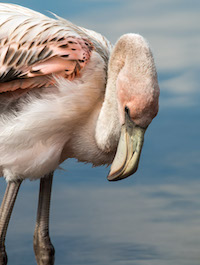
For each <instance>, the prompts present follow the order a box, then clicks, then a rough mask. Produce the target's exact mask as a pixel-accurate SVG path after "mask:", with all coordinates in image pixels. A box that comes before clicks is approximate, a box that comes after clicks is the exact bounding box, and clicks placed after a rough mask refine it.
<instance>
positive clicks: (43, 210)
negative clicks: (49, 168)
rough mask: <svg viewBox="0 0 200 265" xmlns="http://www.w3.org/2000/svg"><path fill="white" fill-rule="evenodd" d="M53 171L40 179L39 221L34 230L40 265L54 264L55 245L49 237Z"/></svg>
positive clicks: (35, 249)
mask: <svg viewBox="0 0 200 265" xmlns="http://www.w3.org/2000/svg"><path fill="white" fill-rule="evenodd" d="M52 180H53V173H51V174H49V176H47V177H44V178H42V179H41V180H40V193H39V201H38V212H37V221H36V226H35V232H34V241H33V246H34V251H35V258H36V261H37V264H38V265H53V264H54V253H55V250H54V247H53V245H52V243H51V240H50V237H49V209H50V199H51V187H52Z"/></svg>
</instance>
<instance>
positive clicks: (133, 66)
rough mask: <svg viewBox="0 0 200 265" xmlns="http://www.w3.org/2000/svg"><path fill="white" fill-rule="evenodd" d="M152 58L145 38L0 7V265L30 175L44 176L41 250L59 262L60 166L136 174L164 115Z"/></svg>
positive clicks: (46, 263)
mask: <svg viewBox="0 0 200 265" xmlns="http://www.w3.org/2000/svg"><path fill="white" fill-rule="evenodd" d="M158 99H159V86H158V81H157V73H156V68H155V64H154V60H153V55H152V53H151V50H150V48H149V45H148V43H147V42H146V41H145V39H144V38H143V37H142V36H140V35H138V34H132V33H129V34H125V35H123V36H122V37H121V38H120V39H119V40H118V41H117V43H116V44H115V45H114V47H113V46H112V45H111V44H110V42H109V41H108V40H107V39H106V38H104V37H103V36H102V35H101V34H99V33H96V32H94V31H91V30H87V29H84V28H82V27H78V26H76V25H74V24H72V23H71V22H69V21H66V20H64V19H61V18H58V17H57V19H53V18H48V17H46V16H44V15H42V14H40V13H37V12H35V11H31V10H29V9H27V8H24V7H20V6H17V5H13V4H2V3H0V175H2V176H4V177H5V179H6V181H7V182H8V184H7V189H6V192H5V195H4V199H3V202H2V204H1V208H0V264H2V265H6V264H7V255H6V251H5V237H6V232H7V227H8V223H9V219H10V215H11V212H12V208H13V206H14V203H15V199H16V197H17V193H18V190H19V187H20V185H21V182H22V180H24V179H27V178H28V179H30V180H34V179H38V178H40V194H39V203H38V214H37V221H36V227H35V233H34V250H35V256H36V261H37V264H38V265H50V264H51V265H53V264H54V248H53V245H52V244H51V241H50V237H49V230H48V226H49V223H48V222H49V221H48V220H49V207H50V195H51V185H52V178H53V174H52V172H53V171H54V170H55V169H56V168H58V166H59V164H60V163H62V162H63V161H64V160H66V159H68V158H76V159H77V160H78V161H81V162H87V163H92V164H93V165H94V166H99V165H104V164H108V165H109V164H111V163H112V165H111V169H110V173H109V175H108V180H109V181H117V180H121V179H124V178H126V177H128V176H130V175H131V174H133V173H135V172H136V171H137V168H138V164H139V159H140V155H141V151H142V146H143V142H144V134H145V131H146V130H147V128H148V126H149V124H150V123H151V121H152V120H153V118H154V117H155V116H156V114H157V112H158Z"/></svg>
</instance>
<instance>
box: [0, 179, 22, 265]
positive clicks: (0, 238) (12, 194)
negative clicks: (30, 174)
mask: <svg viewBox="0 0 200 265" xmlns="http://www.w3.org/2000/svg"><path fill="white" fill-rule="evenodd" d="M21 183H22V181H21V180H17V181H15V182H14V181H13V182H8V185H7V188H6V192H5V195H4V198H3V201H2V204H1V208H0V265H6V264H7V255H6V250H5V238H6V232H7V228H8V224H9V221H10V216H11V213H12V210H13V207H14V204H15V200H16V198H17V194H18V191H19V188H20V185H21Z"/></svg>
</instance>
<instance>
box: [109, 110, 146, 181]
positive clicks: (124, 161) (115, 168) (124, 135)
mask: <svg viewBox="0 0 200 265" xmlns="http://www.w3.org/2000/svg"><path fill="white" fill-rule="evenodd" d="M145 131H146V129H144V128H141V127H139V126H137V125H135V124H134V123H133V121H132V120H131V119H130V117H129V114H128V113H125V124H123V125H122V128H121V136H120V139H119V144H118V147H117V152H116V155H115V158H114V160H113V163H112V165H111V168H110V172H109V175H108V177H107V178H108V180H109V181H117V180H121V179H124V178H127V177H128V176H130V175H132V174H134V173H135V172H136V171H137V168H138V164H139V160H140V154H141V151H142V146H143V142H144V134H145Z"/></svg>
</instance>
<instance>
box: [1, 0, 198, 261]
mask: <svg viewBox="0 0 200 265" xmlns="http://www.w3.org/2000/svg"><path fill="white" fill-rule="evenodd" d="M9 2H10V1H9ZM16 2H17V3H18V4H24V5H26V6H27V3H26V2H25V1H16ZM95 3H96V5H95V4H94V3H92V2H90V1H85V2H84V8H83V3H81V2H80V1H77V2H76V4H77V6H76V7H75V6H74V5H73V4H70V3H69V6H68V7H70V9H69V8H68V9H67V8H66V11H65V10H64V9H63V6H64V5H67V4H68V3H67V4H66V3H63V1H61V0H59V1H56V3H54V2H53V1H52V2H50V3H49V7H48V8H47V7H44V4H42V3H39V1H34V2H31V1H30V2H29V3H28V6H29V7H31V8H34V9H36V10H39V11H44V10H45V9H49V10H51V11H53V12H56V13H58V14H59V15H62V16H65V17H68V18H70V19H72V20H73V21H74V22H76V23H79V24H81V25H84V26H86V27H89V28H93V29H95V30H98V31H100V32H102V33H104V34H105V35H107V37H109V39H111V41H113V42H115V40H116V38H117V37H119V36H120V35H121V34H123V33H125V32H131V31H134V32H140V33H141V34H142V35H144V36H145V37H146V38H147V39H148V40H149V42H150V44H151V46H152V48H153V52H154V56H155V60H156V65H157V68H158V77H159V82H160V87H161V98H160V112H159V115H158V117H156V119H155V120H154V121H153V123H152V124H151V125H150V127H149V128H148V130H147V133H146V136H145V144H144V148H143V152H142V157H141V161H140V167H139V170H138V172H137V173H136V174H135V175H134V176H132V177H130V178H128V179H127V180H124V181H120V182H117V183H109V182H108V181H107V180H106V175H107V173H108V170H109V169H108V168H105V167H101V168H91V166H90V165H84V164H78V163H76V161H74V160H69V161H67V162H65V163H64V165H63V167H64V169H65V171H62V170H58V171H56V173H55V178H54V183H53V193H52V205H51V220H50V233H51V238H52V242H53V244H54V246H55V249H56V262H55V264H57V265H58V264H59V265H64V264H70V265H74V264H76V265H79V264H81V265H86V264H87V265H88V264H92V265H107V264H109V265H129V264H133V265H168V264H176V265H199V264H200V253H199V248H200V199H199V191H200V179H199V157H200V141H199V131H200V125H199V116H200V108H199V100H200V93H199V91H200V90H199V81H200V78H199V70H200V69H199V61H200V54H199V44H200V37H199V36H200V34H199V33H200V26H199V25H200V23H199V7H200V4H199V2H198V1H195V0H192V1H186V0H183V1H176V2H174V1H167V2H165V3H163V2H162V1H156V0H153V1H151V2H148V3H147V2H146V1H140V3H139V2H137V1H126V4H124V1H121V0H118V1H111V0H110V1H108V2H107V3H106V2H104V1H95ZM97 11H98V12H97ZM95 12H96V13H95ZM102 13H103V14H104V19H103V21H102V15H101V14H102ZM111 13H112V14H113V16H112V17H110V14H111ZM94 14H96V15H94ZM91 25H92V26H91ZM38 188H39V182H38V181H36V182H29V181H26V182H25V183H24V184H23V185H22V186H21V189H20V193H19V196H18V199H17V202H16V205H15V208H14V212H13V215H12V218H11V222H10V225H9V229H8V235H7V239H6V246H7V252H8V257H9V264H13V265H27V264H29V265H32V264H36V262H35V259H34V254H33V249H32V235H33V231H34V225H35V218H36V207H37V196H38ZM4 190H5V182H4V180H3V179H2V178H1V179H0V199H2V196H3V192H4Z"/></svg>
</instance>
